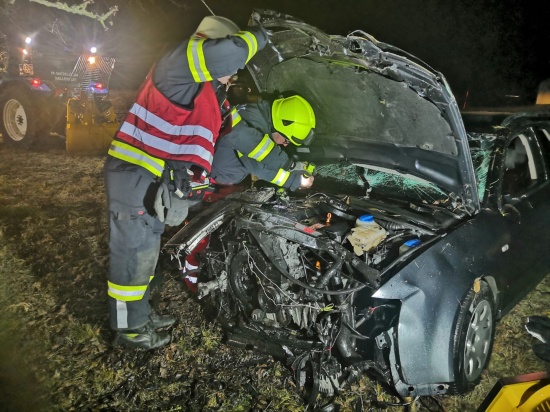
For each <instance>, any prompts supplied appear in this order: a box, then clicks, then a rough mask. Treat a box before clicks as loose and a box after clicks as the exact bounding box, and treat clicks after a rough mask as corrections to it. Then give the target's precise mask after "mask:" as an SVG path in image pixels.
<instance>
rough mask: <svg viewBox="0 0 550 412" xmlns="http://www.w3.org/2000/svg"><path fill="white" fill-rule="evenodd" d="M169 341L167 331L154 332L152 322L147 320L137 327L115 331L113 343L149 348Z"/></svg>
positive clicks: (163, 344) (158, 346)
mask: <svg viewBox="0 0 550 412" xmlns="http://www.w3.org/2000/svg"><path fill="white" fill-rule="evenodd" d="M169 342H170V334H169V333H168V332H156V331H155V325H153V322H148V323H146V324H145V326H142V327H141V328H138V329H134V330H125V331H124V332H122V331H119V332H117V336H116V338H115V341H114V345H115V346H117V345H122V346H128V347H130V348H140V349H145V350H151V349H156V348H160V347H162V346H165V345H167V344H168V343H169Z"/></svg>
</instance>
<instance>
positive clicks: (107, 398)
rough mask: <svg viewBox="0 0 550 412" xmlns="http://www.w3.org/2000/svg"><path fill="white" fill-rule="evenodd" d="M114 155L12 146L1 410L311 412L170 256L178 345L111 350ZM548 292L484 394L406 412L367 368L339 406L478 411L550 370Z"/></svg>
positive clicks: (532, 302)
mask: <svg viewBox="0 0 550 412" xmlns="http://www.w3.org/2000/svg"><path fill="white" fill-rule="evenodd" d="M103 160H104V158H103V157H102V156H95V157H70V156H68V155H67V154H66V152H65V150H64V143H63V142H62V141H61V140H60V139H59V138H51V137H50V138H48V139H46V140H44V142H43V144H41V145H40V146H36V147H34V148H31V149H28V150H15V149H12V148H9V147H7V146H6V145H5V144H0V285H1V287H0V305H1V306H2V311H3V315H2V317H1V318H0V354H1V355H0V405H1V406H0V410H2V411H4V410H5V411H26V410H34V411H40V410H45V411H58V410H59V411H68V410H78V411H97V410H117V411H118V410H120V411H123V410H133V411H136V410H147V411H149V410H158V411H304V410H306V407H305V403H304V400H303V398H302V397H301V394H300V393H299V391H298V390H297V388H296V385H295V383H294V381H293V379H292V373H291V372H290V371H289V370H287V369H286V368H284V367H283V365H281V364H280V363H278V362H276V361H274V360H273V359H271V358H270V357H268V356H264V355H259V354H254V353H250V352H247V351H245V350H242V349H237V348H233V347H228V346H227V345H225V344H224V342H223V336H222V334H221V331H220V329H219V328H218V327H217V326H216V325H213V324H212V323H210V322H209V321H208V320H207V319H206V318H205V316H204V313H203V308H201V306H200V304H199V301H198V300H197V299H196V298H195V297H194V296H192V295H191V294H190V293H188V292H187V290H186V288H185V285H184V284H183V283H182V281H181V279H180V278H179V276H178V274H177V272H176V271H175V265H174V267H171V266H172V265H170V263H169V262H167V263H168V264H167V265H166V264H165V265H164V266H163V268H164V269H163V271H162V274H163V276H162V277H163V278H164V286H163V288H162V290H160V288H157V289H155V292H154V294H153V297H154V302H155V304H156V305H157V306H158V309H159V311H160V312H169V313H172V314H174V315H175V316H176V317H177V319H178V322H177V324H176V325H175V327H174V328H173V331H172V341H171V343H170V344H169V345H168V346H167V347H165V348H162V349H159V350H155V351H150V352H143V351H139V350H134V349H125V348H120V347H115V348H114V347H112V339H113V336H112V334H111V332H110V331H109V329H108V323H107V295H106V286H107V275H106V274H107V254H108V251H107V216H106V211H105V194H104V188H103V177H102V166H103ZM169 235H170V233H167V234H166V235H165V236H166V237H168V236H169ZM549 302H550V277H548V276H547V277H546V279H545V281H544V282H543V283H541V284H540V285H539V286H538V288H537V289H536V290H534V291H533V292H532V293H531V294H530V295H529V296H528V297H527V298H526V299H525V300H523V301H522V302H521V303H520V304H519V305H518V306H517V307H516V308H515V309H514V310H513V311H512V313H510V314H509V315H507V316H506V317H505V318H503V319H502V321H501V322H500V323H499V324H498V326H497V336H496V343H495V346H494V352H493V357H492V360H491V364H490V367H489V369H488V370H487V371H486V372H484V375H483V380H482V383H481V385H479V386H478V387H477V388H476V389H475V390H474V391H473V392H472V393H471V394H468V395H466V396H460V397H439V398H437V399H429V398H426V399H417V400H413V402H412V404H411V405H409V407H408V408H409V409H407V407H405V406H398V405H397V406H396V405H394V404H395V403H399V402H402V400H400V399H398V398H396V397H393V396H391V395H390V394H388V393H387V392H386V391H384V389H383V388H382V387H381V386H380V385H379V384H377V383H376V382H374V381H372V380H370V379H369V378H367V377H365V378H364V379H362V380H361V381H360V382H359V383H357V384H355V385H353V386H352V387H351V388H348V389H346V390H345V391H343V393H342V394H340V395H338V396H337V397H336V398H335V399H327V400H326V402H333V403H334V404H338V405H339V406H340V410H342V411H375V410H392V411H393V410H395V411H406V410H418V411H441V410H445V411H457V412H458V411H475V410H476V409H477V406H478V405H479V404H480V403H481V402H482V400H483V399H484V398H485V396H486V394H487V393H488V392H489V391H490V389H491V388H492V386H493V385H494V384H495V382H496V381H497V380H498V379H499V378H502V377H509V376H515V375H520V374H526V373H531V372H537V371H543V370H545V367H546V366H547V365H545V364H544V363H543V362H542V361H540V360H539V359H538V358H536V357H535V355H534V354H533V353H532V351H531V345H532V344H533V343H535V340H534V338H532V337H531V336H529V335H528V334H527V333H526V332H525V329H524V323H525V320H526V317H527V316H529V315H533V314H542V315H547V316H548V315H550V306H549ZM309 410H311V409H309Z"/></svg>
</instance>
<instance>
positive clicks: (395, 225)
mask: <svg viewBox="0 0 550 412" xmlns="http://www.w3.org/2000/svg"><path fill="white" fill-rule="evenodd" d="M376 223H378V224H379V225H380V226H382V227H383V228H384V229H386V230H400V229H410V226H405V225H403V224H401V223H397V222H386V221H383V220H380V221H377V222H376Z"/></svg>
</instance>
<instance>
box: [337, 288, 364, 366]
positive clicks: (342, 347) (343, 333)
mask: <svg viewBox="0 0 550 412" xmlns="http://www.w3.org/2000/svg"><path fill="white" fill-rule="evenodd" d="M353 298H354V296H353V295H352V296H351V299H350V301H349V302H347V303H346V305H342V304H343V303H344V299H343V298H342V296H336V297H335V300H336V302H337V303H338V305H339V306H340V305H342V306H345V310H342V311H341V314H342V317H341V325H342V326H344V327H341V328H340V333H339V334H338V338H337V339H336V347H337V348H338V350H339V351H340V354H341V355H342V356H343V357H344V358H346V359H348V360H349V359H352V360H353V359H361V356H360V355H359V354H358V353H357V352H356V351H355V349H354V347H355V337H354V336H353V335H354V333H352V331H351V330H350V329H352V328H351V327H346V325H352V324H353V314H352V307H353V300H354V299H353Z"/></svg>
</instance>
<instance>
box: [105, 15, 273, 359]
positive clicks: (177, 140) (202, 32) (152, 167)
mask: <svg viewBox="0 0 550 412" xmlns="http://www.w3.org/2000/svg"><path fill="white" fill-rule="evenodd" d="M267 40H268V38H267V34H266V32H265V30H264V29H263V28H262V27H261V26H260V25H259V24H255V25H254V27H250V28H249V29H248V31H239V28H238V27H237V26H236V25H235V23H233V22H232V21H231V20H229V19H226V18H223V17H219V16H209V17H205V18H204V19H203V20H202V21H201V23H200V25H199V27H198V28H197V30H196V32H195V33H194V34H193V35H192V36H191V37H190V38H189V39H187V40H185V41H184V42H182V43H180V44H178V45H176V46H175V47H174V48H172V49H170V50H168V51H167V52H165V53H163V55H162V56H161V57H160V59H159V60H158V61H157V62H156V64H155V65H153V68H152V69H151V70H150V72H149V74H148V76H147V78H146V79H145V81H144V83H143V84H142V85H141V87H140V89H139V91H138V94H137V98H136V102H135V103H134V105H133V106H132V108H131V109H130V110H129V113H128V114H127V116H126V118H125V120H124V122H123V123H122V125H121V127H120V129H119V130H118V131H117V133H116V134H115V138H114V140H113V142H112V144H111V147H110V150H109V152H108V156H107V160H106V162H105V167H104V171H105V185H106V192H107V202H108V209H109V279H108V296H109V297H108V300H109V317H110V327H111V328H112V329H113V330H115V331H116V338H115V342H114V343H115V344H121V345H125V346H130V347H138V348H143V349H153V348H158V347H161V346H164V345H166V344H167V343H168V342H170V334H169V332H167V331H158V329H160V328H166V327H169V326H171V325H172V324H173V323H174V322H175V318H174V317H172V316H170V315H164V316H162V315H159V314H158V313H156V312H155V311H154V310H152V309H151V306H150V304H149V294H150V282H151V280H152V279H153V277H154V271H155V267H156V264H157V260H158V256H159V252H160V241H161V234H162V233H163V232H164V228H165V224H168V225H169V226H178V225H180V224H181V223H182V222H183V221H184V219H185V218H186V216H187V211H188V206H189V203H190V202H192V201H193V200H195V199H200V197H201V196H202V192H203V190H204V188H205V187H207V186H208V174H209V173H210V171H211V163H212V159H213V154H214V144H215V143H216V140H217V138H218V135H219V132H220V129H221V127H222V118H223V116H224V115H226V114H229V105H228V103H227V101H226V100H225V96H226V84H227V83H228V81H229V78H230V77H231V76H232V75H234V74H235V73H236V72H237V70H238V69H241V68H243V67H244V66H245V64H246V63H247V62H248V61H249V60H250V59H251V58H252V56H254V54H255V53H256V52H257V51H258V50H260V49H262V48H263V47H264V46H265V44H266V42H267ZM226 117H228V116H226Z"/></svg>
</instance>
